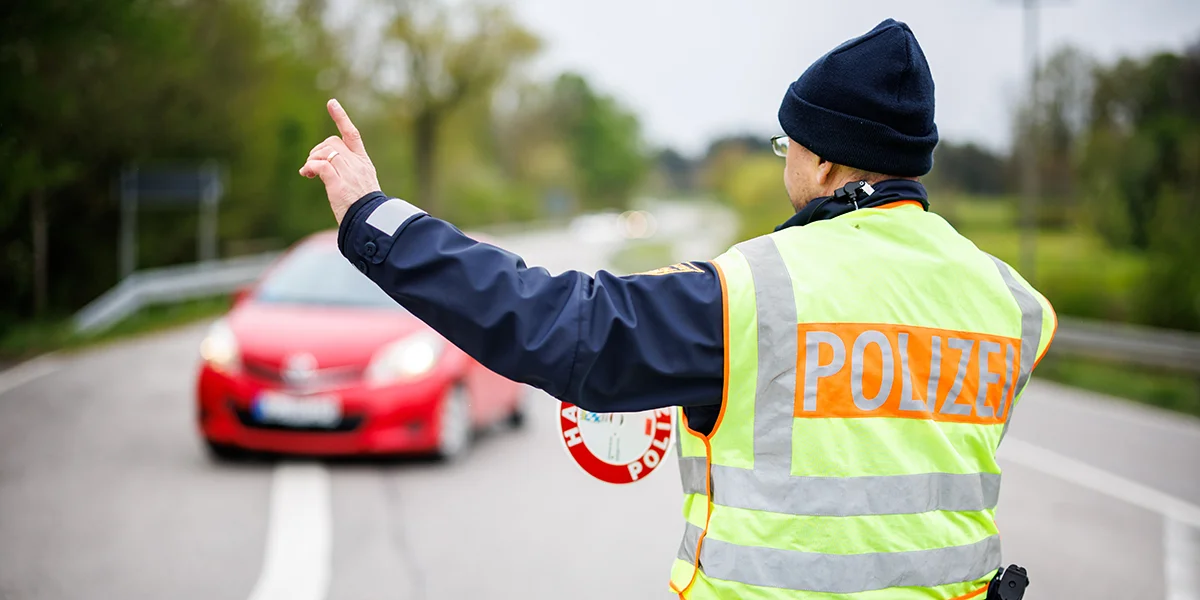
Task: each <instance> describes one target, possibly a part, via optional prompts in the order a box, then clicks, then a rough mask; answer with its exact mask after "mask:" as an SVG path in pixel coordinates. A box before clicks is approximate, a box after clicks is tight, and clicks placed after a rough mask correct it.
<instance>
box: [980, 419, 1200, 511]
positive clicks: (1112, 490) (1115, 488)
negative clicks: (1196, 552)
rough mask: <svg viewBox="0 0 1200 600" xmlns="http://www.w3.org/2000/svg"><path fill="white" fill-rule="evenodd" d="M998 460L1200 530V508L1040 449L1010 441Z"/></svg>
mask: <svg viewBox="0 0 1200 600" xmlns="http://www.w3.org/2000/svg"><path fill="white" fill-rule="evenodd" d="M997 456H999V457H1000V458H1003V459H1006V460H1011V461H1013V462H1015V463H1017V464H1019V465H1022V466H1025V467H1028V468H1030V469H1034V470H1037V471H1041V472H1042V473H1045V474H1047V475H1051V476H1053V477H1057V478H1059V479H1062V480H1063V481H1069V482H1071V483H1074V484H1075V485H1078V486H1081V487H1085V488H1088V489H1090V490H1092V491H1095V492H1099V493H1101V494H1104V495H1107V496H1110V497H1112V498H1116V499H1117V500H1121V501H1123V502H1126V503H1128V504H1132V505H1134V506H1140V507H1142V508H1144V509H1146V510H1149V511H1152V512H1156V513H1158V514H1160V515H1162V516H1164V517H1168V518H1171V519H1174V520H1175V521H1178V522H1179V523H1181V524H1183V525H1187V526H1190V527H1200V506H1196V505H1195V504H1191V503H1189V502H1187V501H1184V500H1180V499H1179V498H1176V497H1174V496H1172V495H1170V494H1165V493H1163V492H1160V491H1158V490H1156V489H1154V488H1151V487H1148V486H1145V485H1142V484H1140V483H1138V482H1136V481H1133V480H1130V479H1126V478H1124V477H1121V476H1120V475H1114V474H1112V473H1109V472H1108V471H1104V470H1102V469H1098V468H1096V467H1093V466H1092V465H1089V464H1087V463H1084V462H1081V461H1078V460H1075V459H1073V458H1070V457H1067V456H1063V455H1062V454H1059V453H1057V452H1054V451H1052V450H1047V449H1045V448H1042V447H1041V446H1036V445H1034V444H1030V443H1029V442H1024V441H1021V440H1017V439H1013V438H1012V437H1009V438H1006V439H1005V440H1004V443H1003V444H1002V445H1001V446H1000V451H999V452H998V453H997Z"/></svg>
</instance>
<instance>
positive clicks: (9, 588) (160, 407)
mask: <svg viewBox="0 0 1200 600" xmlns="http://www.w3.org/2000/svg"><path fill="white" fill-rule="evenodd" d="M693 239H694V238H693ZM504 242H505V244H506V245H508V246H510V247H512V248H513V249H514V250H518V251H519V252H521V253H523V254H524V255H525V256H526V257H527V259H529V260H530V262H535V263H540V264H547V265H549V266H551V268H552V269H561V268H565V267H568V266H572V267H578V268H581V269H584V270H592V269H595V268H598V267H600V266H602V262H603V257H604V256H605V253H606V252H605V251H607V250H611V248H610V247H607V246H604V245H603V244H599V245H589V244H587V243H581V242H580V241H579V239H578V238H577V236H571V235H568V234H565V233H548V234H538V235H532V236H524V237H521V238H514V239H511V240H505V241H504ZM602 246H604V247H602ZM203 331H204V327H203V326H192V327H188V328H184V329H180V330H176V331H172V332H168V333H163V334H158V335H153V336H148V337H144V338H140V339H136V340H132V341H127V342H122V343H117V344H113V345H109V346H105V347H102V348H97V349H94V350H91V351H87V352H83V353H80V354H75V355H70V356H55V357H50V358H48V359H43V360H42V361H40V362H38V363H34V364H33V365H24V366H21V367H18V368H17V369H16V370H15V371H9V372H6V373H3V374H0V599H26V598H48V599H49V598H55V599H57V598H123V599H140V598H152V599H154V598H172V599H179V600H187V599H193V598H195V599H202V598H203V599H211V598H229V599H244V598H253V599H255V600H268V599H269V598H278V597H290V598H314V599H322V598H328V599H330V600H342V599H359V598H395V599H404V600H409V599H441V598H523V599H539V598H547V599H550V598H554V599H558V598H564V597H571V598H596V599H601V598H603V599H608V598H668V597H670V595H669V593H668V592H667V586H666V581H667V574H668V571H669V568H670V565H671V561H672V558H673V556H674V554H675V551H676V549H677V547H678V542H679V535H680V533H681V532H682V530H683V522H682V518H681V516H680V514H679V507H680V500H681V498H680V491H679V483H678V479H677V474H676V473H675V472H674V470H675V469H674V465H673V464H665V465H664V466H663V467H662V468H660V469H659V471H658V472H656V473H655V474H653V475H652V476H651V477H649V478H648V479H647V480H645V481H643V482H641V483H639V484H636V485H633V486H622V487H616V486H607V485H604V484H601V483H598V482H595V481H592V480H590V479H588V478H587V477H586V476H585V475H583V474H582V473H580V472H579V471H578V470H577V469H576V468H575V467H574V466H573V465H572V464H571V463H570V462H569V459H568V458H567V456H566V454H565V452H564V451H563V450H562V448H561V446H560V444H559V442H558V440H557V438H556V430H555V426H554V425H555V423H554V409H555V403H554V402H552V401H551V400H550V399H549V398H548V397H545V396H544V395H542V394H540V393H538V394H533V395H532V397H531V398H530V401H531V402H532V403H533V407H534V410H533V411H532V414H533V418H532V419H531V422H530V423H529V427H528V428H527V429H525V430H523V431H518V432H510V431H497V432H491V433H488V434H486V435H484V436H483V437H482V439H480V440H479V441H478V443H477V445H476V446H475V448H474V450H473V452H472V454H471V455H469V456H468V457H466V458H465V459H464V460H463V461H461V462H459V463H457V464H453V465H449V466H445V465H439V464H436V463H430V462H424V461H399V462H395V461H393V462H344V461H343V462H334V463H330V464H323V465H322V464H299V463H284V464H283V465H282V466H280V465H277V464H275V463H273V462H270V461H259V462H251V463H247V464H240V465H232V466H231V465H221V464H215V463H213V462H211V461H210V460H209V459H208V458H207V457H206V455H205V454H204V452H203V450H202V448H201V446H200V443H199V441H198V439H197V436H196V432H195V428H194V425H193V408H192V402H193V400H192V388H193V385H194V381H195V367H196V360H197V351H196V348H197V345H198V343H199V340H200V338H201V336H202V335H203ZM1001 456H1002V458H1003V460H1002V463H1003V465H1004V467H1005V477H1004V486H1003V492H1002V497H1001V503H1000V508H999V510H998V519H999V521H1000V526H1001V531H1002V535H1003V536H1004V551H1005V560H1006V561H1015V562H1018V563H1020V564H1023V565H1026V566H1028V567H1029V568H1030V574H1031V578H1032V580H1033V582H1034V583H1033V587H1032V588H1031V590H1030V593H1029V594H1028V595H1027V596H1026V597H1027V598H1030V599H1033V600H1037V599H1060V598H1061V599H1109V598H1111V599H1114V600H1116V599H1120V600H1127V599H1131V598H1137V599H1160V598H1161V599H1166V600H1195V599H1196V598H1198V597H1200V596H1198V594H1200V592H1198V591H1197V590H1196V587H1195V586H1196V584H1197V581H1198V577H1200V576H1198V575H1197V574H1198V573H1200V551H1197V548H1200V539H1198V538H1200V536H1198V535H1197V531H1196V528H1195V525H1196V524H1197V523H1183V524H1180V521H1181V520H1183V521H1187V520H1189V519H1192V518H1194V517H1195V515H1196V514H1197V513H1200V509H1197V508H1196V507H1197V505H1200V466H1198V465H1200V421H1197V420H1195V419H1189V418H1184V417H1180V416H1176V415H1167V414H1163V413H1160V412H1158V411H1153V410H1150V409H1147V408H1143V407H1140V406H1135V405H1132V404H1128V403H1125V402H1121V401H1117V400H1112V399H1107V398H1104V397H1101V396H1098V395H1095V394H1090V393H1085V392H1080V391H1076V390H1073V389H1069V388H1064V387H1060V386H1056V385H1052V384H1049V383H1044V382H1038V381H1035V382H1034V384H1033V385H1032V387H1031V388H1030V390H1029V391H1028V393H1027V394H1026V396H1025V398H1024V399H1023V401H1022V403H1021V405H1020V406H1019V407H1018V408H1017V411H1016V413H1015V414H1014V424H1013V426H1012V428H1011V430H1010V433H1009V437H1008V439H1006V441H1005V447H1004V448H1002V451H1001ZM671 462H673V461H671ZM273 497H274V500H273ZM1163 513H1167V514H1170V515H1173V517H1172V518H1166V517H1164V516H1163ZM1168 581H1170V582H1171V583H1170V584H1168ZM281 582H282V583H281ZM281 585H284V586H286V585H294V586H296V589H294V590H292V591H291V592H280V591H279V590H280V589H282V588H280V586H281ZM1169 594H1170V595H1169Z"/></svg>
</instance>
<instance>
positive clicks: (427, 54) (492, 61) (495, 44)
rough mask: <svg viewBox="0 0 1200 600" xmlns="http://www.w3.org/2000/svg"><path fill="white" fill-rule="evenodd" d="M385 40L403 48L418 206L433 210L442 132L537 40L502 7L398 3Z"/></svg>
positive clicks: (414, 0) (392, 67)
mask: <svg viewBox="0 0 1200 600" xmlns="http://www.w3.org/2000/svg"><path fill="white" fill-rule="evenodd" d="M395 8H396V9H397V10H396V14H395V16H394V17H393V18H392V21H391V24H390V26H389V27H388V29H387V36H388V38H389V40H391V41H392V42H393V43H394V45H395V46H397V47H399V49H401V50H402V51H403V54H404V61H403V62H402V63H401V64H395V63H388V62H384V63H383V64H382V65H381V66H380V68H381V69H382V70H383V71H384V72H388V73H394V72H395V71H397V70H398V71H399V72H400V75H401V79H403V80H404V90H403V92H402V93H401V94H400V96H399V98H398V99H400V100H401V101H402V102H403V104H404V105H405V106H406V107H407V108H408V110H409V111H410V113H411V114H410V118H411V123H412V140H413V149H412V153H413V158H414V160H415V162H416V181H417V202H418V203H419V204H420V205H421V206H422V207H424V208H425V209H426V210H429V211H430V212H435V211H436V210H437V201H438V194H437V189H436V183H437V160H438V142H439V139H440V135H441V129H442V126H443V124H444V122H445V121H446V119H447V118H449V117H450V115H451V113H453V112H454V111H455V110H457V109H459V108H460V107H462V106H463V105H464V104H466V103H468V102H470V101H471V100H473V99H477V98H491V95H492V93H493V92H494V91H495V89H496V88H497V87H498V86H499V85H500V84H502V83H503V82H504V81H505V80H506V78H507V77H508V76H509V74H510V73H511V72H512V71H513V70H514V69H516V68H517V67H518V66H519V65H520V64H521V63H522V62H523V61H525V60H526V59H528V58H529V57H531V56H532V55H533V54H534V53H535V52H536V51H537V49H538V46H539V42H538V39H537V38H536V37H535V36H534V35H533V34H532V33H530V32H529V31H527V30H525V29H524V28H523V27H521V26H520V25H519V24H518V23H517V22H516V21H515V20H514V19H513V18H512V15H511V13H510V12H509V11H508V9H506V8H505V7H503V6H499V5H486V4H471V5H470V6H469V7H468V8H467V10H465V11H462V10H455V9H452V8H451V7H449V6H446V5H443V4H440V3H437V2H434V1H432V0H402V1H400V2H398V3H396V6H395Z"/></svg>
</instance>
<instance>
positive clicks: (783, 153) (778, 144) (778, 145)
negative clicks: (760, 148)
mask: <svg viewBox="0 0 1200 600" xmlns="http://www.w3.org/2000/svg"><path fill="white" fill-rule="evenodd" d="M791 141H792V140H791V138H789V137H788V136H787V134H784V135H777V136H775V137H773V138H771V150H772V151H774V152H775V156H779V157H781V158H787V155H788V144H789V143H791Z"/></svg>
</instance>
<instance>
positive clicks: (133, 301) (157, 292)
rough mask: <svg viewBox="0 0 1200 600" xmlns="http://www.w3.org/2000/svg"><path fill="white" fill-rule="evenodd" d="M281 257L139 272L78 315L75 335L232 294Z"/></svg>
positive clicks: (229, 260) (271, 256) (262, 257)
mask: <svg viewBox="0 0 1200 600" xmlns="http://www.w3.org/2000/svg"><path fill="white" fill-rule="evenodd" d="M279 254H280V253H278V252H270V253H267V254H258V255H254V256H244V257H238V258H229V259H225V260H217V261H211V262H203V263H195V264H188V265H180V266H177V267H165V268H161V269H147V270H144V271H137V272H135V273H133V274H132V275H130V276H129V277H126V278H125V279H124V280H122V281H121V283H119V284H117V286H116V287H114V288H112V289H111V290H108V291H107V292H105V293H104V294H102V295H101V296H100V297H99V298H96V299H95V300H93V301H91V302H90V303H88V305H87V306H85V307H83V308H82V309H80V311H79V312H77V313H75V318H74V325H75V331H77V332H86V331H95V330H98V329H103V328H105V327H107V326H109V325H112V324H114V323H116V322H118V321H120V320H121V319H124V318H126V317H128V316H130V315H132V314H133V313H135V312H137V311H138V310H141V309H142V308H145V307H147V306H150V305H153V304H163V303H168V302H181V301H184V300H192V299H195V298H204V297H207V296H215V295H218V294H225V293H229V292H232V291H234V290H236V289H237V288H239V287H241V286H243V285H246V284H248V283H251V282H253V281H254V280H255V279H257V278H258V276H259V275H260V274H262V272H263V271H264V270H265V269H266V268H267V266H269V265H270V264H271V262H272V261H274V260H275V259H276V258H277V257H278V256H279Z"/></svg>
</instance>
